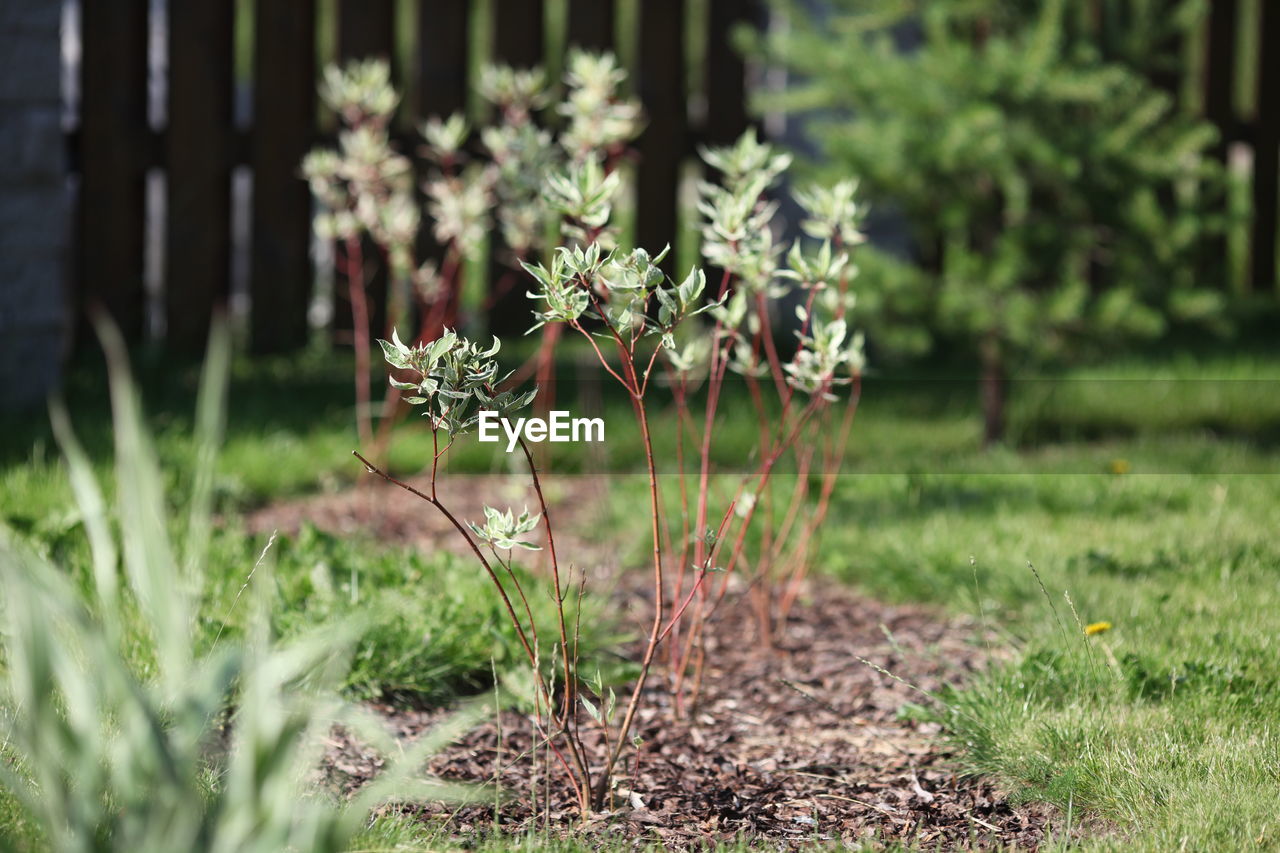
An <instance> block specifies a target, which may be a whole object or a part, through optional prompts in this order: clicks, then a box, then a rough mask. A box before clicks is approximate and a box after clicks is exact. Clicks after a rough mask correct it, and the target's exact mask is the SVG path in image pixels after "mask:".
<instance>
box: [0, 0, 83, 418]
mask: <svg viewBox="0 0 1280 853" xmlns="http://www.w3.org/2000/svg"><path fill="white" fill-rule="evenodd" d="M61 5H62V4H61V3H60V2H58V0H0V409H6V410H10V409H18V408H24V407H27V406H35V405H39V404H40V403H41V402H42V401H43V400H44V398H45V395H46V394H47V393H48V392H49V391H50V390H51V389H52V388H53V387H54V386H55V385H56V383H57V380H58V374H59V363H60V361H61V356H62V353H63V350H64V338H65V334H66V327H67V323H66V309H65V304H66V303H65V300H64V297H63V291H64V288H65V285H66V278H67V256H68V245H69V242H68V241H69V231H70V228H69V226H70V211H69V209H68V207H69V205H68V200H67V189H66V163H65V150H64V145H63V141H62V124H61V115H62V93H61V83H60V68H61V36H60V31H59V25H60V21H61Z"/></svg>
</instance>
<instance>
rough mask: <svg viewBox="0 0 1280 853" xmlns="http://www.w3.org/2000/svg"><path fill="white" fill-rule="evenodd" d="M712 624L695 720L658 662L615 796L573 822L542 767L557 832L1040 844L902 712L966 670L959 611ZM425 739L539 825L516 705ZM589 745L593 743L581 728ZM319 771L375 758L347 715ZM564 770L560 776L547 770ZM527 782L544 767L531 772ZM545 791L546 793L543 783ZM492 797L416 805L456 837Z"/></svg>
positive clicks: (353, 767) (406, 728)
mask: <svg viewBox="0 0 1280 853" xmlns="http://www.w3.org/2000/svg"><path fill="white" fill-rule="evenodd" d="M715 624H716V626H717V628H716V630H715V632H714V633H713V634H712V635H711V637H710V645H709V648H708V651H709V660H710V661H711V663H710V664H709V666H708V669H707V673H706V677H705V681H704V692H703V698H702V701H701V703H700V705H699V707H698V709H697V710H696V712H695V713H694V715H693V718H692V719H689V720H686V721H683V722H672V720H671V717H670V709H669V707H668V701H667V698H666V693H665V691H664V690H663V689H662V687H661V685H660V684H658V683H656V682H660V681H661V679H660V678H657V679H654V682H655V684H654V687H653V688H652V689H651V690H650V694H651V695H650V696H649V701H648V704H647V705H646V706H645V707H644V708H643V709H642V711H641V712H640V715H639V717H638V721H637V725H636V728H635V733H636V734H638V735H639V736H640V738H641V740H642V745H641V747H640V749H639V755H638V760H636V759H632V760H629V761H628V762H627V765H626V766H625V767H624V768H623V769H622V771H621V772H620V773H618V778H617V785H616V789H615V797H614V803H613V808H612V810H611V811H610V812H609V813H607V814H603V815H599V816H596V817H594V818H593V819H592V820H591V821H590V822H588V823H587V824H586V825H585V826H581V825H576V824H577V822H576V813H575V810H574V807H573V798H572V793H571V791H570V790H569V788H568V787H567V785H565V784H564V783H563V782H562V781H557V782H556V783H554V786H553V791H552V809H551V814H550V820H551V824H552V828H553V831H555V832H561V833H564V834H578V835H585V836H586V837H587V838H594V839H598V840H600V841H609V842H610V843H616V842H617V841H619V840H634V841H635V842H636V843H637V844H638V845H639V844H646V843H658V844H662V845H663V846H666V847H673V848H690V847H703V846H706V845H709V844H714V843H715V842H717V841H731V840H733V839H735V838H738V837H745V838H748V839H750V840H751V841H752V842H753V843H757V844H762V845H765V846H769V847H788V848H789V847H794V846H804V845H809V844H813V843H823V842H825V843H871V844H885V843H906V844H909V845H911V846H913V847H919V848H923V849H954V848H964V849H970V848H988V847H995V846H1001V847H1018V848H1035V847H1037V846H1038V845H1039V843H1040V842H1041V840H1042V838H1043V837H1044V835H1045V833H1046V831H1047V829H1048V822H1049V819H1050V814H1049V812H1048V811H1047V810H1046V809H1043V808H1037V807H1025V806H1023V807H1014V806H1012V805H1011V804H1010V803H1009V802H1008V801H1007V799H1006V797H1005V795H1004V794H1003V793H1002V792H1001V791H1000V790H999V789H998V788H997V787H995V786H994V785H993V784H992V783H991V782H989V781H986V780H982V779H973V778H965V777H962V776H961V775H960V774H959V772H958V770H957V767H956V765H955V763H954V761H952V760H951V759H950V757H949V756H948V755H947V753H946V750H945V749H944V748H943V745H942V744H941V743H940V742H939V740H938V738H937V734H938V731H937V727H936V726H934V725H933V724H928V723H920V722H916V721H912V720H911V718H910V716H906V717H904V716H903V715H902V714H901V713H900V712H901V709H902V708H903V707H904V705H905V704H906V703H909V702H915V703H917V704H918V703H921V702H923V701H927V700H924V699H923V698H922V697H921V696H920V695H919V694H918V693H916V692H915V691H914V690H913V689H912V688H911V687H908V686H906V685H905V684H903V683H902V682H900V681H897V680H895V679H893V678H890V677H887V676H885V675H883V674H881V673H880V672H877V671H876V670H875V669H873V668H872V667H871V666H868V665H867V664H866V663H863V662H862V661H861V660H859V658H860V657H861V658H866V659H867V660H868V661H871V662H873V663H875V664H876V665H877V666H880V667H883V668H884V669H886V670H888V671H890V672H892V673H894V674H895V675H896V676H898V677H899V678H901V679H903V680H904V681H907V682H910V683H911V684H912V685H915V686H917V687H919V688H922V689H924V690H930V691H932V690H935V689H936V688H938V687H939V686H940V685H941V684H942V683H944V682H946V681H954V680H957V679H959V678H962V677H963V676H964V674H965V672H966V671H971V670H972V668H973V667H975V666H976V665H978V664H979V662H980V659H981V656H982V655H981V654H980V653H979V651H978V650H977V649H975V648H974V646H973V645H972V643H971V639H972V638H973V636H974V631H973V630H972V628H971V627H967V626H963V625H957V624H954V623H952V624H948V623H947V622H946V621H943V620H940V619H939V618H938V616H937V614H936V613H932V612H929V611H927V610H923V609H919V608H910V607H886V606H883V605H878V604H876V603H874V602H868V601H865V600H863V599H859V598H856V597H854V596H852V595H849V594H847V593H843V592H834V593H833V592H832V591H830V590H824V591H823V593H822V595H821V597H820V598H819V599H818V600H816V601H814V602H812V603H809V604H806V605H804V606H802V607H799V608H797V609H796V611H795V612H794V613H793V616H792V618H791V619H790V622H789V625H788V630H787V632H786V634H785V638H784V639H783V640H782V641H781V642H780V643H778V648H777V649H776V650H775V651H773V652H762V651H760V650H758V649H757V648H755V647H754V643H753V642H752V641H751V637H752V635H753V629H752V627H751V623H750V621H749V619H747V618H745V617H738V616H736V615H734V614H726V615H725V618H723V619H720V620H718V621H717V622H716V623H715ZM376 709H377V710H378V712H379V713H381V714H382V715H383V716H384V717H385V719H386V721H387V725H388V726H389V727H390V729H391V730H392V731H393V732H395V733H396V734H397V735H398V736H400V737H403V738H404V739H406V740H411V739H413V738H415V737H417V736H418V735H419V734H421V733H422V732H423V731H425V730H427V729H429V728H430V727H431V726H432V725H433V724H434V723H436V722H438V721H439V720H440V719H441V717H442V714H441V712H433V711H418V710H407V709H404V708H396V707H390V706H376ZM501 725H502V729H503V731H502V733H501V745H502V751H501V753H499V751H498V747H499V742H500V737H499V731H498V725H497V723H496V722H490V723H486V724H484V725H481V726H479V727H478V728H476V729H475V730H473V731H472V732H470V733H469V734H468V735H466V736H465V737H464V738H463V740H462V741H461V742H460V743H458V744H456V745H455V746H453V747H450V748H449V749H447V750H446V751H444V752H443V753H442V754H440V755H439V756H437V757H436V758H435V759H434V760H433V761H432V762H431V763H430V765H429V769H430V771H431V772H433V773H435V774H437V775H439V776H441V777H443V778H446V779H453V780H462V781H473V782H474V781H490V780H492V779H493V778H494V773H495V767H497V766H498V763H499V761H501V763H502V764H503V765H506V767H505V769H504V771H503V772H502V774H501V777H500V782H501V784H502V786H503V787H504V788H505V789H506V790H507V791H508V794H507V795H506V802H504V804H503V806H502V809H501V813H500V815H499V821H500V823H501V824H502V826H503V827H504V829H505V830H506V831H511V832H514V831H519V830H521V829H530V828H535V827H538V828H541V827H543V826H544V821H545V820H546V819H547V815H545V814H538V815H535V814H534V813H533V812H532V810H531V809H530V808H529V807H528V805H527V801H528V799H529V791H530V786H531V783H532V781H533V780H532V779H531V776H532V773H533V767H532V764H531V762H530V761H529V760H527V759H526V760H522V761H518V762H512V759H513V758H514V757H515V756H516V755H518V754H520V753H521V752H522V751H524V750H526V749H527V748H528V747H529V745H530V743H531V740H532V739H531V736H530V733H529V725H528V722H527V721H525V720H523V719H522V718H520V717H519V716H518V715H516V714H514V713H506V714H504V715H503V718H502V721H501ZM587 742H588V745H589V746H591V745H596V746H597V752H602V751H603V750H602V749H599V747H598V742H597V741H594V740H592V739H590V738H588V739H587ZM328 757H329V765H330V767H331V777H330V778H331V780H332V781H333V782H335V783H336V784H338V785H339V786H340V787H342V788H344V789H347V790H354V788H356V787H358V786H359V785H360V784H362V783H363V782H364V781H366V780H367V779H369V778H371V777H372V776H373V775H374V774H376V772H377V769H378V766H380V760H379V759H378V758H377V757H376V756H375V755H373V754H372V753H370V752H368V751H366V750H365V749H364V748H363V747H362V746H361V745H360V744H358V743H356V742H355V741H353V740H352V739H350V738H349V737H347V736H345V735H344V734H343V733H341V732H337V733H335V734H334V739H333V743H332V744H331V747H330V750H329V756H328ZM556 778H557V779H558V776H557V777H556ZM537 784H538V785H541V784H542V782H541V781H538V783H537ZM540 796H541V795H540ZM493 811H494V804H493V801H492V799H491V798H490V799H488V800H487V801H486V802H485V803H484V804H483V805H469V806H464V807H462V808H460V809H459V808H458V807H456V806H447V805H445V804H438V805H435V806H427V807H422V808H415V813H416V814H419V815H420V816H421V817H422V818H423V819H424V820H430V821H446V822H447V823H448V825H449V829H450V831H451V832H453V833H454V834H456V835H458V836H467V835H469V834H472V833H488V832H491V831H492V829H493V826H494V814H493Z"/></svg>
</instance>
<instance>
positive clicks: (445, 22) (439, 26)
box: [418, 0, 469, 119]
mask: <svg viewBox="0 0 1280 853" xmlns="http://www.w3.org/2000/svg"><path fill="white" fill-rule="evenodd" d="M468 5H469V4H468V3H467V0H421V2H420V5H419V12H418V116H419V117H421V118H424V119H425V118H427V117H428V116H433V115H438V116H442V117H443V116H448V115H449V114H450V113H454V112H458V111H460V110H464V109H466V106H467V53H468V51H467V46H468V41H469V39H468V14H467V11H468Z"/></svg>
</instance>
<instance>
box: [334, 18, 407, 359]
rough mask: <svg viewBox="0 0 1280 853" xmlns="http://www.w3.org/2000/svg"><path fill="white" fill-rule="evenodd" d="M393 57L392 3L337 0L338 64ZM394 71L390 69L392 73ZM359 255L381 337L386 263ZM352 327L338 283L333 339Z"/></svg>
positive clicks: (367, 246)
mask: <svg viewBox="0 0 1280 853" xmlns="http://www.w3.org/2000/svg"><path fill="white" fill-rule="evenodd" d="M394 55H395V2H394V0H339V3H338V57H339V59H340V61H342V62H346V61H347V60H351V59H375V58H376V59H383V60H386V61H387V62H391V60H392V57H393V56H394ZM395 70H396V69H395V68H394V67H393V68H392V71H393V72H394V71H395ZM393 79H394V74H393ZM337 251H338V254H339V263H342V258H341V255H342V247H341V246H339V247H338V249H337ZM363 254H364V268H365V291H366V293H367V294H368V302H369V326H370V329H371V330H372V332H373V333H374V334H376V335H381V334H382V329H383V326H384V325H385V324H386V317H387V312H386V307H387V269H386V263H385V262H384V261H383V259H382V258H381V257H380V253H379V252H378V251H377V250H376V248H375V247H374V244H373V243H372V242H371V241H370V240H367V239H366V240H365V241H364V246H363ZM352 328H353V324H352V320H351V301H350V299H349V298H348V296H347V289H346V286H345V284H340V285H339V286H338V288H337V292H336V293H335V294H334V300H333V333H334V338H335V339H336V340H339V341H343V342H346V341H348V340H350V339H351V331H352Z"/></svg>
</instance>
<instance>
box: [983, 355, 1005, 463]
mask: <svg viewBox="0 0 1280 853" xmlns="http://www.w3.org/2000/svg"><path fill="white" fill-rule="evenodd" d="M981 383H982V424H983V426H982V446H983V447H985V448H989V447H991V446H992V445H994V444H999V443H1000V442H1001V441H1002V440H1003V439H1004V427H1005V415H1004V402H1005V376H1004V365H1003V363H1002V361H1001V358H1000V342H999V341H998V340H997V339H996V338H995V337H994V336H989V337H988V338H987V339H986V340H984V341H983V344H982V379H981Z"/></svg>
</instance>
